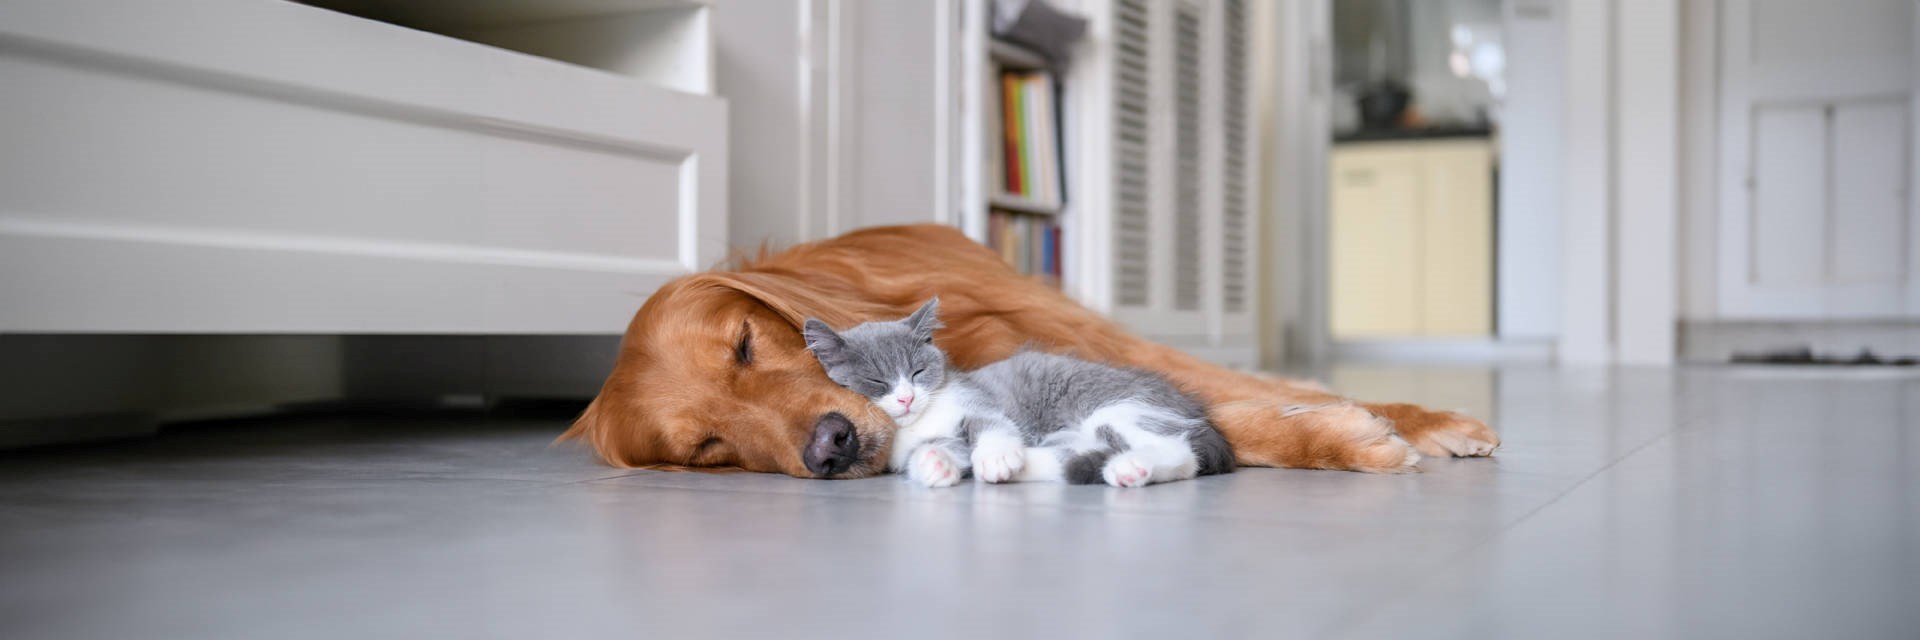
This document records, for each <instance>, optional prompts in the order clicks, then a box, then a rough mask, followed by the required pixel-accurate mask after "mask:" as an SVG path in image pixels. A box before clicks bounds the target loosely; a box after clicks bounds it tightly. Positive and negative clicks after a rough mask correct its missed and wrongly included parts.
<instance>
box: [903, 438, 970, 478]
mask: <svg viewBox="0 0 1920 640" xmlns="http://www.w3.org/2000/svg"><path fill="white" fill-rule="evenodd" d="M907 479H908V480H912V481H914V482H917V483H920V484H923V485H926V486H929V487H951V486H953V485H955V484H959V483H960V464H959V461H958V460H955V459H954V458H953V454H950V453H947V451H946V450H945V449H941V448H938V447H927V448H925V449H921V450H920V451H919V452H918V453H915V454H913V457H912V458H909V459H908V460H907Z"/></svg>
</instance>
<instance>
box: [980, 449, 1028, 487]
mask: <svg viewBox="0 0 1920 640" xmlns="http://www.w3.org/2000/svg"><path fill="white" fill-rule="evenodd" d="M1026 466H1027V449H1026V447H1023V446H1021V445H1020V444H1019V443H1016V442H999V441H987V442H982V443H980V445H979V446H977V447H974V448H973V477H975V478H979V479H980V481H981V482H995V483H998V482H1006V481H1008V480H1012V479H1013V477H1014V476H1016V475H1019V474H1020V470H1021V469H1023V468H1025V467H1026Z"/></svg>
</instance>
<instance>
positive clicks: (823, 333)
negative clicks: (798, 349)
mask: <svg viewBox="0 0 1920 640" xmlns="http://www.w3.org/2000/svg"><path fill="white" fill-rule="evenodd" d="M802 334H803V335H805V336H806V338H807V350H809V351H812V352H813V357H815V358H819V359H820V363H821V364H828V363H834V362H839V361H841V360H842V359H844V358H846V355H847V340H846V338H842V337H840V334H838V333H834V331H833V327H829V326H827V323H825V322H821V321H820V320H819V319H817V318H807V325H806V328H805V329H804V330H803V331H802Z"/></svg>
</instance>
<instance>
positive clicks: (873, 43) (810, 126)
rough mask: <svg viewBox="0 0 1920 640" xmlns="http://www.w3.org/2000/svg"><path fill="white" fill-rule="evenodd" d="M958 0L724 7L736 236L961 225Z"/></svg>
mask: <svg viewBox="0 0 1920 640" xmlns="http://www.w3.org/2000/svg"><path fill="white" fill-rule="evenodd" d="M951 10H952V6H951V5H948V4H945V3H922V2H892V1H888V0H840V1H832V0H797V1H789V0H734V1H733V2H726V3H716V6H715V7H714V8H713V25H714V38H715V49H716V62H717V67H718V68H717V71H716V75H717V77H716V85H717V87H718V93H719V94H720V95H721V96H723V97H726V98H727V99H728V100H729V102H730V103H731V104H732V105H733V110H732V111H731V112H730V115H731V117H730V119H729V122H728V125H729V127H730V133H731V134H732V135H731V137H730V138H729V140H730V144H731V148H730V149H729V151H730V153H731V157H732V158H733V163H734V164H733V170H734V172H733V174H732V176H733V177H732V181H731V184H730V185H729V190H730V194H731V196H732V197H733V198H734V199H733V200H732V203H733V206H732V210H731V213H730V223H731V229H732V238H731V243H732V244H733V245H734V246H736V247H750V246H757V245H758V244H760V243H762V242H770V243H772V244H773V245H774V246H788V245H791V244H793V243H796V242H801V241H805V240H813V239H818V238H824V237H828V236H832V235H836V234H839V233H843V232H846V231H849V230H852V229H857V228H860V227H865V226H872V225H883V224H902V223H910V222H949V221H951V220H952V218H951V207H950V206H947V203H945V202H944V201H945V200H946V198H945V197H944V194H945V193H946V191H944V189H945V188H946V180H947V179H948V176H946V173H947V170H946V164H945V163H944V162H942V161H941V158H942V157H943V156H944V155H945V154H946V153H948V152H947V147H946V146H944V145H945V144H946V138H945V136H947V135H948V133H947V132H946V131H945V127H944V125H945V122H944V119H943V118H942V117H941V116H940V112H941V110H942V109H944V108H950V105H947V104H945V103H943V99H944V98H945V97H946V94H947V93H948V92H947V91H946V88H947V87H948V86H949V83H950V77H951V76H950V75H948V74H947V73H946V70H945V69H943V68H942V65H943V64H945V62H946V59H945V58H944V57H943V56H942V55H941V47H942V46H945V45H946V44H947V43H948V40H946V39H943V38H942V37H941V35H940V34H942V33H943V32H946V31H948V30H951V29H952V28H953V26H952V23H951V22H950V20H951V19H952V16H951V15H948V14H947V13H946V12H948V11H951Z"/></svg>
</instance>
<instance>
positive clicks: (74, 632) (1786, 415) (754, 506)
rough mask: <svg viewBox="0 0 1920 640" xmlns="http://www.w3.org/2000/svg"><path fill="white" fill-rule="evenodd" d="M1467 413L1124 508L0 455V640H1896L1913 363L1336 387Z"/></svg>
mask: <svg viewBox="0 0 1920 640" xmlns="http://www.w3.org/2000/svg"><path fill="white" fill-rule="evenodd" d="M1332 379H1334V380H1336V381H1338V382H1340V383H1342V384H1344V385H1345V386H1346V390H1348V391H1350V392H1352V393H1355V394H1357V395H1360V396H1363V397H1390V398H1409V397H1411V398H1413V399H1418V400H1422V401H1425V402H1430V403H1434V404H1438V405H1441V406H1447V407H1462V408H1468V409H1474V410H1476V411H1480V412H1481V413H1482V414H1483V415H1486V416H1488V417H1490V418H1492V419H1493V420H1494V421H1496V422H1497V423H1498V424H1499V426H1500V427H1501V428H1502V432H1503V435H1504V436H1505V438H1506V447H1505V448H1504V449H1503V450H1502V451H1501V452H1500V455H1499V456H1498V457H1497V458H1494V459H1491V460H1436V461H1430V462H1428V463H1426V465H1425V467H1426V472H1425V473H1423V474H1418V475H1411V476H1400V477H1388V476H1368V475H1360V474H1352V473H1336V472H1319V471H1290V470H1271V469H1255V470H1248V471H1246V472H1243V473H1237V474H1234V475H1231V476H1225V477H1217V478H1207V479H1202V480H1199V481H1194V482H1186V483H1177V484H1171V485H1162V486H1157V487H1152V488H1148V489H1143V490H1112V489H1107V488H1103V487H1060V486H1043V485H1024V486H963V487H960V488H955V489H947V490H927V489H920V488H915V487H910V486H907V485H906V484H904V483H903V482H901V481H899V480H897V479H895V478H877V479H871V480H862V481H844V482H822V481H807V480H797V479H790V478H785V477H777V476H770V475H757V474H730V475H708V474H680V473H660V472H648V471H621V470H616V469H610V468H606V467H602V466H598V465H596V464H593V463H591V462H589V461H588V459H587V458H586V457H585V456H584V455H583V454H582V453H581V452H579V451H578V450H576V449H573V448H571V447H565V446H562V447H549V446H548V442H549V440H550V439H551V437H552V435H553V434H555V433H556V432H558V430H559V429H560V428H561V426H562V425H563V424H564V422H565V420H564V418H562V417H544V418H526V417H520V418H498V417H496V418H492V419H488V418H482V417H476V416H457V415H456V416H445V415H441V416H426V417H421V416H387V417H357V418H352V417H334V418H326V419H282V420H263V421H255V422H251V423H242V424H226V425H221V426H218V427H211V428H209V427H202V428H196V429H190V430H179V431H175V432H171V433H168V434H166V435H163V436H162V437H160V438H158V439H155V440H147V441H138V442H131V443H124V444H118V445H110V446H94V447H75V448H63V449H54V450H42V451H37V452H26V453H16V454H9V455H5V456H0V637H6V638H39V637H252V638H294V637H322V636H325V637H363V636H400V637H417V636H440V637H447V636H451V637H472V636H481V635H486V636H496V637H581V636H585V635H587V634H589V633H594V632H606V633H611V634H615V635H616V636H617V637H658V638H671V637H688V636H703V637H732V636H738V635H741V634H745V633H747V632H749V631H759V632H762V635H769V634H771V635H779V636H787V637H834V638H842V637H867V636H876V635H883V634H884V635H900V634H905V635H909V636H914V637H968V638H983V637H1012V636H1019V637H1032V636H1052V637H1094V636H1160V637H1220V636H1261V637H1289V636H1291V637H1315V638H1319V637H1408V636H1417V637H1422V638H1450V637H1462V638H1465V637H1474V638H1478V637H1555V638H1564V637H1582V636H1611V637H1687V638H1706V637H1781V638H1809V637H1845V638H1865V637H1912V633H1913V629H1915V628H1916V627H1920V589H1917V588H1915V585H1916V584H1917V583H1916V579H1915V577H1914V576H1916V575H1920V466H1916V464H1915V463H1914V462H1913V461H1914V459H1915V457H1916V455H1920V437H1917V436H1916V434H1915V426H1914V425H1915V422H1916V417H1920V377H1914V375H1913V374H1912V373H1909V372H1892V373H1883V372H1874V371H1840V370H1833V369H1819V370H1811V371H1808V370H1797V369H1784V370H1764V369H1745V370H1743V369H1692V370H1680V371H1659V370H1617V371H1604V370H1593V371H1560V370H1553V369H1544V368H1537V369H1523V368H1510V369H1503V370H1482V371H1462V370H1439V369H1386V368H1375V369H1368V370H1358V369H1354V370H1339V371H1335V372H1334V375H1333V376H1332Z"/></svg>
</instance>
